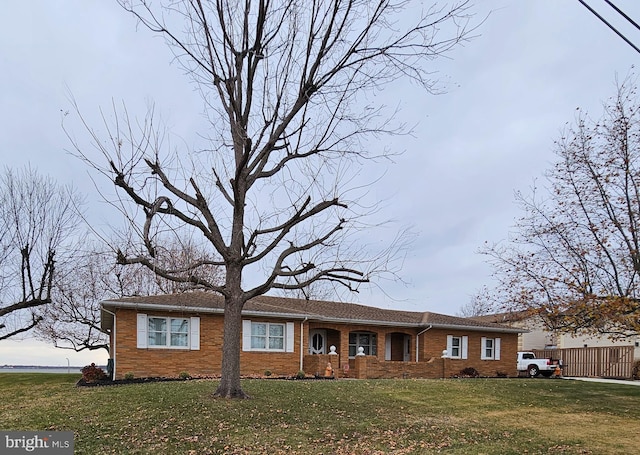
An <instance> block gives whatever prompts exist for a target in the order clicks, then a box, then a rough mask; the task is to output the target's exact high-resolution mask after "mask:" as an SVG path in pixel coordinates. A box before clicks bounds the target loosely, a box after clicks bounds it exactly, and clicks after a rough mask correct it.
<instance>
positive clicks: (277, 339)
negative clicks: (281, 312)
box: [242, 319, 295, 352]
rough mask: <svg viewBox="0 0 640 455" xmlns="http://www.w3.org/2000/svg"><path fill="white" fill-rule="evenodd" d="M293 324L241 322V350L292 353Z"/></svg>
mask: <svg viewBox="0 0 640 455" xmlns="http://www.w3.org/2000/svg"><path fill="white" fill-rule="evenodd" d="M294 334H295V328H294V324H293V322H262V321H251V320H249V319H243V320H242V350H243V351H245V352H246V351H258V352H294V347H295V338H294Z"/></svg>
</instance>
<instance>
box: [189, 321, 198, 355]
mask: <svg viewBox="0 0 640 455" xmlns="http://www.w3.org/2000/svg"><path fill="white" fill-rule="evenodd" d="M189 345H190V346H189V349H191V350H192V351H199V350H200V318H199V317H193V318H191V320H190V321H189Z"/></svg>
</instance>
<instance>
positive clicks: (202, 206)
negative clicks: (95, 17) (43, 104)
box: [70, 0, 470, 397]
mask: <svg viewBox="0 0 640 455" xmlns="http://www.w3.org/2000/svg"><path fill="white" fill-rule="evenodd" d="M120 4H121V5H122V7H123V8H124V9H125V10H126V11H128V12H130V13H131V14H133V15H134V16H135V17H136V18H137V20H138V21H139V22H140V23H141V24H142V25H143V26H144V27H146V28H147V29H149V30H151V31H152V32H155V33H158V34H161V35H163V36H164V37H165V38H166V40H167V42H168V43H169V45H170V46H171V47H172V49H173V50H174V52H175V55H176V59H177V61H179V62H180V64H181V65H182V66H183V67H184V69H185V71H186V72H187V73H188V75H189V76H190V77H191V78H192V80H193V81H194V83H195V86H196V88H197V90H199V92H200V93H201V95H202V98H203V100H204V102H205V106H206V113H207V116H208V119H209V124H210V128H209V130H208V131H207V132H201V133H200V134H201V136H202V137H204V138H206V140H207V144H208V145H207V146H206V147H203V150H199V151H196V152H194V153H188V152H185V151H179V152H177V153H175V154H173V155H171V154H170V153H167V151H166V150H165V149H164V146H165V145H166V144H165V143H164V142H163V140H165V139H166V138H165V136H164V134H163V133H162V132H161V131H160V130H158V129H157V128H156V126H155V125H154V119H153V115H152V112H151V111H150V112H149V115H148V116H147V117H146V118H145V120H144V121H140V122H138V123H134V122H132V121H130V119H129V118H128V116H127V114H126V110H124V109H123V110H121V111H118V110H117V109H114V114H116V115H115V118H116V120H115V121H114V122H110V121H106V122H105V127H106V128H107V129H108V131H107V135H108V137H109V141H107V142H104V141H102V140H101V139H100V137H101V135H100V134H99V133H98V132H94V131H93V130H92V129H91V128H90V127H89V126H87V125H86V123H85V126H86V127H87V129H88V130H89V131H90V133H91V135H92V137H93V143H94V145H95V146H97V147H98V148H99V150H101V151H102V153H103V154H104V156H105V157H106V159H107V162H108V166H106V167H103V166H102V165H100V164H98V162H97V161H96V160H95V159H94V158H92V157H90V156H89V155H88V154H87V153H86V152H85V151H83V148H82V147H81V146H80V145H79V144H78V143H77V142H75V147H76V150H77V152H78V153H79V155H81V156H82V157H83V158H84V159H86V160H87V161H88V162H90V164H91V165H92V166H94V167H95V168H96V169H98V170H100V171H101V172H103V173H104V174H106V175H108V176H109V178H110V179H111V180H112V181H113V182H114V183H115V185H116V187H117V188H118V189H119V190H121V191H122V192H123V193H124V194H125V195H126V197H127V199H129V200H130V201H132V202H133V203H134V204H135V206H136V207H137V208H138V209H139V210H141V212H142V213H138V212H135V211H133V210H130V211H129V212H127V216H128V219H129V220H130V221H131V222H132V223H133V224H134V225H135V226H137V232H138V234H139V235H140V238H141V244H140V246H142V247H140V246H135V245H130V246H126V247H123V249H122V250H121V252H120V254H119V256H118V262H119V263H121V264H143V265H145V266H146V267H149V268H150V269H152V270H154V271H155V272H156V273H157V274H159V275H160V276H162V277H164V278H166V279H170V280H176V281H188V282H191V283H194V284H197V285H198V286H202V287H204V288H207V289H210V290H212V291H216V292H219V293H220V294H222V295H223V296H224V298H225V317H224V345H223V360H222V380H221V382H220V384H219V387H218V389H217V390H216V392H215V396H220V397H245V393H244V392H243V391H242V389H241V386H240V333H241V311H242V308H243V306H244V304H245V302H247V301H248V300H249V299H251V298H252V297H256V296H259V295H261V294H264V293H266V292H268V291H270V290H296V289H302V288H306V287H308V286H309V285H311V284H312V283H314V282H319V281H328V282H331V283H334V284H340V285H343V286H346V287H347V288H350V289H353V290H357V287H358V284H359V283H363V282H367V281H369V279H370V278H371V274H372V271H373V270H374V269H375V266H372V265H371V263H370V262H369V261H368V260H367V259H366V258H365V257H364V256H365V255H364V253H366V250H365V249H363V248H362V247H358V246H357V244H358V239H357V238H356V237H355V234H356V233H357V232H358V228H359V227H362V226H363V224H362V223H363V222H364V219H363V218H361V217H360V215H361V214H362V212H367V211H368V210H369V208H368V207H364V206H362V205H359V204H358V202H359V198H360V197H361V196H362V194H363V193H364V191H359V190H360V188H359V187H358V185H357V184H356V183H351V187H350V186H349V184H350V182H352V178H353V175H354V172H353V168H354V167H355V166H354V165H356V164H358V163H359V162H360V160H361V159H367V158H372V157H375V156H378V157H380V156H384V155H385V153H387V152H385V151H380V152H378V151H377V150H376V151H375V152H372V150H371V149H372V146H371V144H367V143H365V142H364V139H365V138H367V137H375V138H377V137H379V136H380V135H383V134H397V133H400V132H401V125H397V126H394V124H393V123H394V122H393V118H391V117H388V116H386V114H387V111H386V110H385V109H384V107H383V106H379V105H377V104H375V97H372V99H374V101H371V100H369V99H368V97H369V96H370V95H372V94H374V93H375V91H377V90H380V89H382V87H384V86H385V85H386V84H388V83H390V82H392V81H395V80H397V79H398V78H401V77H404V78H407V79H410V80H412V81H413V82H415V83H416V85H417V86H418V87H421V88H423V89H426V90H428V91H433V90H435V85H434V84H435V81H434V80H433V79H432V73H431V72H430V69H429V68H427V66H425V62H430V61H431V60H433V59H435V58H437V57H439V56H441V55H443V54H445V53H447V52H448V51H450V50H452V49H453V48H454V47H456V45H458V44H459V43H460V42H461V41H463V40H466V39H468V37H469V32H470V31H469V29H468V28H467V24H468V20H469V17H468V5H467V2H466V1H462V2H458V3H456V4H454V5H452V6H451V7H444V6H437V5H434V6H431V7H428V9H427V10H426V11H417V12H416V11H412V12H411V13H410V14H407V12H406V11H405V9H406V8H407V7H409V6H410V2H406V1H399V2H392V1H388V0H380V1H370V0H326V1H323V0H319V1H313V2H307V1H304V2H302V1H296V0H288V1H286V0H282V1H280V0H277V1H269V0H261V1H250V0H246V1H244V2H237V1H226V0H216V1H205V0H184V1H174V2H170V3H167V4H166V5H164V6H161V5H158V2H156V3H151V2H149V1H145V0H141V1H136V2H131V1H125V0H121V1H120ZM409 22H410V23H409ZM406 24H409V25H406ZM76 112H78V109H77V106H76ZM391 115H392V114H391ZM82 121H83V122H84V120H82ZM70 137H71V135H70ZM373 148H374V149H376V148H377V147H373ZM169 157H171V158H169ZM123 210H124V209H123ZM171 234H174V235H176V236H184V235H187V236H193V237H194V238H195V236H196V235H199V236H201V238H203V239H205V240H206V241H207V242H208V244H209V245H210V247H211V248H212V253H216V255H217V256H218V257H220V258H221V259H220V260H213V261H211V260H208V259H205V258H203V259H200V260H198V261H194V262H193V263H192V264H191V265H190V267H189V270H190V271H191V273H190V274H189V275H188V276H186V277H185V276H176V275H174V274H173V273H172V271H171V270H168V269H165V268H163V267H162V266H159V265H158V264H157V262H156V260H155V258H156V252H157V249H158V246H159V243H158V238H159V237H158V236H159V235H160V236H161V237H162V236H163V235H171ZM385 260H386V259H385V255H384V254H382V255H380V256H378V257H377V261H374V262H378V264H380V263H384V262H385ZM205 265H217V266H221V267H223V268H224V281H223V283H222V284H218V283H213V282H210V281H209V280H207V279H206V278H205V277H204V276H203V275H202V274H200V273H199V268H200V267H201V266H205Z"/></svg>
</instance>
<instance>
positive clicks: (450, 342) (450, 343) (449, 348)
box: [447, 335, 453, 357]
mask: <svg viewBox="0 0 640 455" xmlns="http://www.w3.org/2000/svg"><path fill="white" fill-rule="evenodd" d="M452 350H453V335H447V357H451V351H452Z"/></svg>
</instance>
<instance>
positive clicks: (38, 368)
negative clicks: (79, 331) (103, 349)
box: [0, 366, 106, 374]
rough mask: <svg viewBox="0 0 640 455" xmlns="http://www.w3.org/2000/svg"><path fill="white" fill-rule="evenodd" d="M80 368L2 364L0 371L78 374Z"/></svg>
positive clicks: (80, 372)
mask: <svg viewBox="0 0 640 455" xmlns="http://www.w3.org/2000/svg"><path fill="white" fill-rule="evenodd" d="M105 368H106V367H105ZM105 368H103V369H105ZM80 370H81V367H45V366H14V367H6V366H5V367H1V366H0V373H72V374H75V373H78V374H82V371H80Z"/></svg>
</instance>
